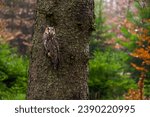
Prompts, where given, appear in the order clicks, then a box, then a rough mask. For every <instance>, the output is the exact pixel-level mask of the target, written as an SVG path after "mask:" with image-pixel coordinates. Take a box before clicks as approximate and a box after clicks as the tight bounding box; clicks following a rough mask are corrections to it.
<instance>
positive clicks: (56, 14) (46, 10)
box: [27, 0, 94, 99]
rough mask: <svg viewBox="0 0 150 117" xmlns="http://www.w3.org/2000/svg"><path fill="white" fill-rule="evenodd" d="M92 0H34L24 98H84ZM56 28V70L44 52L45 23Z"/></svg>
mask: <svg viewBox="0 0 150 117" xmlns="http://www.w3.org/2000/svg"><path fill="white" fill-rule="evenodd" d="M93 5H94V4H93V0H84V1H77V0H72V1H68V0H63V1H57V0H42V1H37V8H36V23H35V28H34V29H35V30H34V36H33V40H32V43H33V46H32V51H31V57H30V69H29V82H28V94H27V99H87V98H88V97H87V95H88V85H87V78H88V68H87V62H88V58H89V57H88V55H89V49H88V48H89V35H90V33H91V31H92V30H93V15H94V13H93V9H94V8H93ZM47 25H49V26H53V27H55V29H56V35H57V38H58V43H59V48H60V62H59V68H58V69H57V70H54V69H52V66H51V65H50V60H49V58H47V56H46V55H45V53H44V47H43V42H42V35H43V32H44V29H45V27H46V26H47Z"/></svg>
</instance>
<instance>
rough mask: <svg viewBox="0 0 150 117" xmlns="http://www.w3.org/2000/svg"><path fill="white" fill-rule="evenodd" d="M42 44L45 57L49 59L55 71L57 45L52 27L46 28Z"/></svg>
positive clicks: (57, 52) (57, 61)
mask: <svg viewBox="0 0 150 117" xmlns="http://www.w3.org/2000/svg"><path fill="white" fill-rule="evenodd" d="M43 44H44V48H45V52H46V55H47V56H48V57H49V58H50V59H51V63H52V65H53V67H54V69H57V68H58V64H59V44H58V41H57V38H56V32H55V28H54V27H46V29H45V32H44V34H43Z"/></svg>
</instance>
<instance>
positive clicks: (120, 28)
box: [0, 0, 150, 100]
mask: <svg viewBox="0 0 150 117" xmlns="http://www.w3.org/2000/svg"><path fill="white" fill-rule="evenodd" d="M35 8H36V0H0V99H25V97H26V89H27V77H28V65H29V54H30V48H31V39H32V35H33V27H34V19H35ZM88 85H89V92H90V93H89V99H97V100H101V99H139V100H141V99H150V1H149V0H95V31H94V32H93V33H92V35H91V37H90V60H89V80H88Z"/></svg>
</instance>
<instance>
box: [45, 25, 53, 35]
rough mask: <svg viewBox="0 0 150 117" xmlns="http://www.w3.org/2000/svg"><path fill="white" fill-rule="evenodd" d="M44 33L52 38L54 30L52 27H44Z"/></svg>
mask: <svg viewBox="0 0 150 117" xmlns="http://www.w3.org/2000/svg"><path fill="white" fill-rule="evenodd" d="M45 33H46V34H48V35H50V36H54V35H55V28H54V27H46V29H45Z"/></svg>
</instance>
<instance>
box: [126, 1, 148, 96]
mask: <svg viewBox="0 0 150 117" xmlns="http://www.w3.org/2000/svg"><path fill="white" fill-rule="evenodd" d="M136 3H137V4H136V5H137V8H138V11H139V16H138V17H137V16H136V17H135V16H133V17H130V19H131V21H132V23H128V24H130V25H128V26H127V28H128V30H129V32H130V33H128V34H129V35H130V37H132V38H130V39H131V41H132V45H134V46H129V47H132V49H131V48H130V49H131V50H132V51H131V53H130V55H131V57H132V62H131V66H132V67H133V68H135V70H136V71H135V72H134V73H137V74H136V75H135V74H134V76H136V77H139V79H138V81H137V82H138V89H137V90H133V89H130V90H129V92H128V95H127V96H126V99H146V98H149V93H148V92H149V91H148V87H149V86H150V84H149V81H150V79H149V77H150V71H149V67H150V35H149V33H150V28H149V27H150V20H149V19H150V4H149V2H148V1H144V2H143V1H137V2H136ZM130 16H131V15H130ZM144 82H146V85H144Z"/></svg>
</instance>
